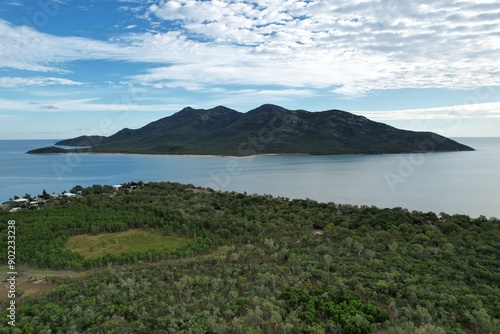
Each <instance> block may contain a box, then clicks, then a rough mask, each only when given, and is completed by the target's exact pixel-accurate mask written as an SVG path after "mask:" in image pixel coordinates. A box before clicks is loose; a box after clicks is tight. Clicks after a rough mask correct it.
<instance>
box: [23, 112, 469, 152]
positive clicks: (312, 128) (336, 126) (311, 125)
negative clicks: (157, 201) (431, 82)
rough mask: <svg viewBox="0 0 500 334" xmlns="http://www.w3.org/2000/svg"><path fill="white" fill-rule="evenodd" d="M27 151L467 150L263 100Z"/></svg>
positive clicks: (359, 119) (431, 137) (428, 135)
mask: <svg viewBox="0 0 500 334" xmlns="http://www.w3.org/2000/svg"><path fill="white" fill-rule="evenodd" d="M56 145H63V146H73V147H76V148H75V149H63V148H60V147H46V148H40V149H36V150H32V151H29V152H28V153H32V154H42V153H69V152H88V153H140V154H199V155H226V156H249V155H255V154H323V155H325V154H380V153H410V152H411V153H413V152H444V151H471V150H473V149H472V148H471V147H468V146H466V145H463V144H460V143H457V142H456V141H453V140H451V139H448V138H446V137H443V136H440V135H438V134H435V133H432V132H414V131H406V130H400V129H396V128H394V127H391V126H389V125H386V124H383V123H378V122H374V121H371V120H369V119H367V118H366V117H363V116H357V115H354V114H352V113H349V112H345V111H341V110H327V111H323V112H308V111H305V110H288V109H285V108H283V107H280V106H276V105H272V104H265V105H262V106H260V107H258V108H255V109H253V110H250V111H248V112H246V113H240V112H238V111H235V110H233V109H229V108H226V107H223V106H219V107H215V108H212V109H193V108H190V107H187V108H184V109H182V110H181V111H179V112H177V113H176V114H174V115H172V116H168V117H165V118H162V119H160V120H157V121H155V122H152V123H149V124H147V125H145V126H143V127H142V128H139V129H134V130H133V129H123V130H121V131H119V132H117V133H116V134H114V135H112V136H109V137H103V136H81V137H77V138H73V139H67V140H63V141H60V142H58V143H56Z"/></svg>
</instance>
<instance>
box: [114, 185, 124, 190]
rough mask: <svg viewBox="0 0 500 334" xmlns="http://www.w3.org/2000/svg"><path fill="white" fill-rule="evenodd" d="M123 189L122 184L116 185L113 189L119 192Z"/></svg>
mask: <svg viewBox="0 0 500 334" xmlns="http://www.w3.org/2000/svg"><path fill="white" fill-rule="evenodd" d="M121 187H122V185H121V184H115V185H114V186H113V189H115V190H118V189H120V188H121Z"/></svg>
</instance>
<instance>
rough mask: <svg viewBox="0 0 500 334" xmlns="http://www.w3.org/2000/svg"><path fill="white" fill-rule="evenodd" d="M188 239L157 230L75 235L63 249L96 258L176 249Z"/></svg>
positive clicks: (185, 243) (182, 245)
mask: <svg viewBox="0 0 500 334" xmlns="http://www.w3.org/2000/svg"><path fill="white" fill-rule="evenodd" d="M187 242H188V239H186V238H180V237H176V236H166V235H163V233H162V232H161V231H158V230H147V231H145V230H128V231H125V232H118V233H103V234H98V235H91V234H84V235H75V236H72V237H70V238H69V239H68V241H67V242H66V245H65V248H66V249H68V250H71V251H73V252H77V253H80V254H82V255H83V256H84V257H86V258H97V257H99V256H103V255H104V254H106V253H109V254H113V255H119V254H122V253H125V252H129V251H136V252H142V251H147V250H149V249H157V248H170V249H178V248H182V247H184V246H186V245H187Z"/></svg>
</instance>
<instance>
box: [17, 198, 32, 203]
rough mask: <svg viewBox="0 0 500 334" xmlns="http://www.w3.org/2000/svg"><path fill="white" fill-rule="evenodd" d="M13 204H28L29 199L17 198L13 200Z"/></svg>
mask: <svg viewBox="0 0 500 334" xmlns="http://www.w3.org/2000/svg"><path fill="white" fill-rule="evenodd" d="M14 202H15V203H28V202H29V199H26V198H18V199H15V200H14Z"/></svg>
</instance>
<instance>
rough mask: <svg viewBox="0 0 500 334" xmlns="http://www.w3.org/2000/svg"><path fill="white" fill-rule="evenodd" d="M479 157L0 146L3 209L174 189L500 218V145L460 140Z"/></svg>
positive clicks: (34, 143) (35, 143)
mask: <svg viewBox="0 0 500 334" xmlns="http://www.w3.org/2000/svg"><path fill="white" fill-rule="evenodd" d="M455 139H456V140H457V141H459V142H461V143H463V144H466V145H469V146H471V147H473V148H475V149H476V151H474V152H449V153H427V154H390V155H335V156H302V155H297V156H295V155H283V156H282V155H272V156H254V157H244V158H233V157H213V156H207V157H199V156H151V155H118V154H66V155H64V154H63V155H52V154H50V155H28V154H25V152H26V151H28V150H31V149H35V148H39V147H44V146H50V145H53V144H54V143H55V142H56V140H3V141H0V156H1V157H2V159H1V160H0V202H4V201H7V200H8V199H9V198H12V197H14V196H15V195H17V196H20V197H22V196H24V195H25V194H27V193H28V194H31V195H37V194H40V193H42V191H43V190H44V189H45V190H46V191H47V192H49V193H53V192H55V193H61V192H63V191H68V190H70V189H71V188H73V187H74V186H75V185H77V184H78V185H82V186H91V185H93V184H110V185H114V184H119V183H125V182H130V181H144V182H148V181H172V182H181V183H191V184H194V185H196V186H203V187H205V186H208V187H211V188H214V189H216V190H223V191H238V192H247V193H249V194H254V193H256V194H270V195H273V196H282V197H289V198H310V199H314V200H318V201H322V202H334V203H342V204H356V205H375V206H378V207H403V208H407V209H408V210H419V211H433V212H436V213H440V212H445V213H448V214H457V213H458V214H467V215H470V216H472V217H477V216H479V215H484V216H486V217H500V168H499V166H500V138H455Z"/></svg>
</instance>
